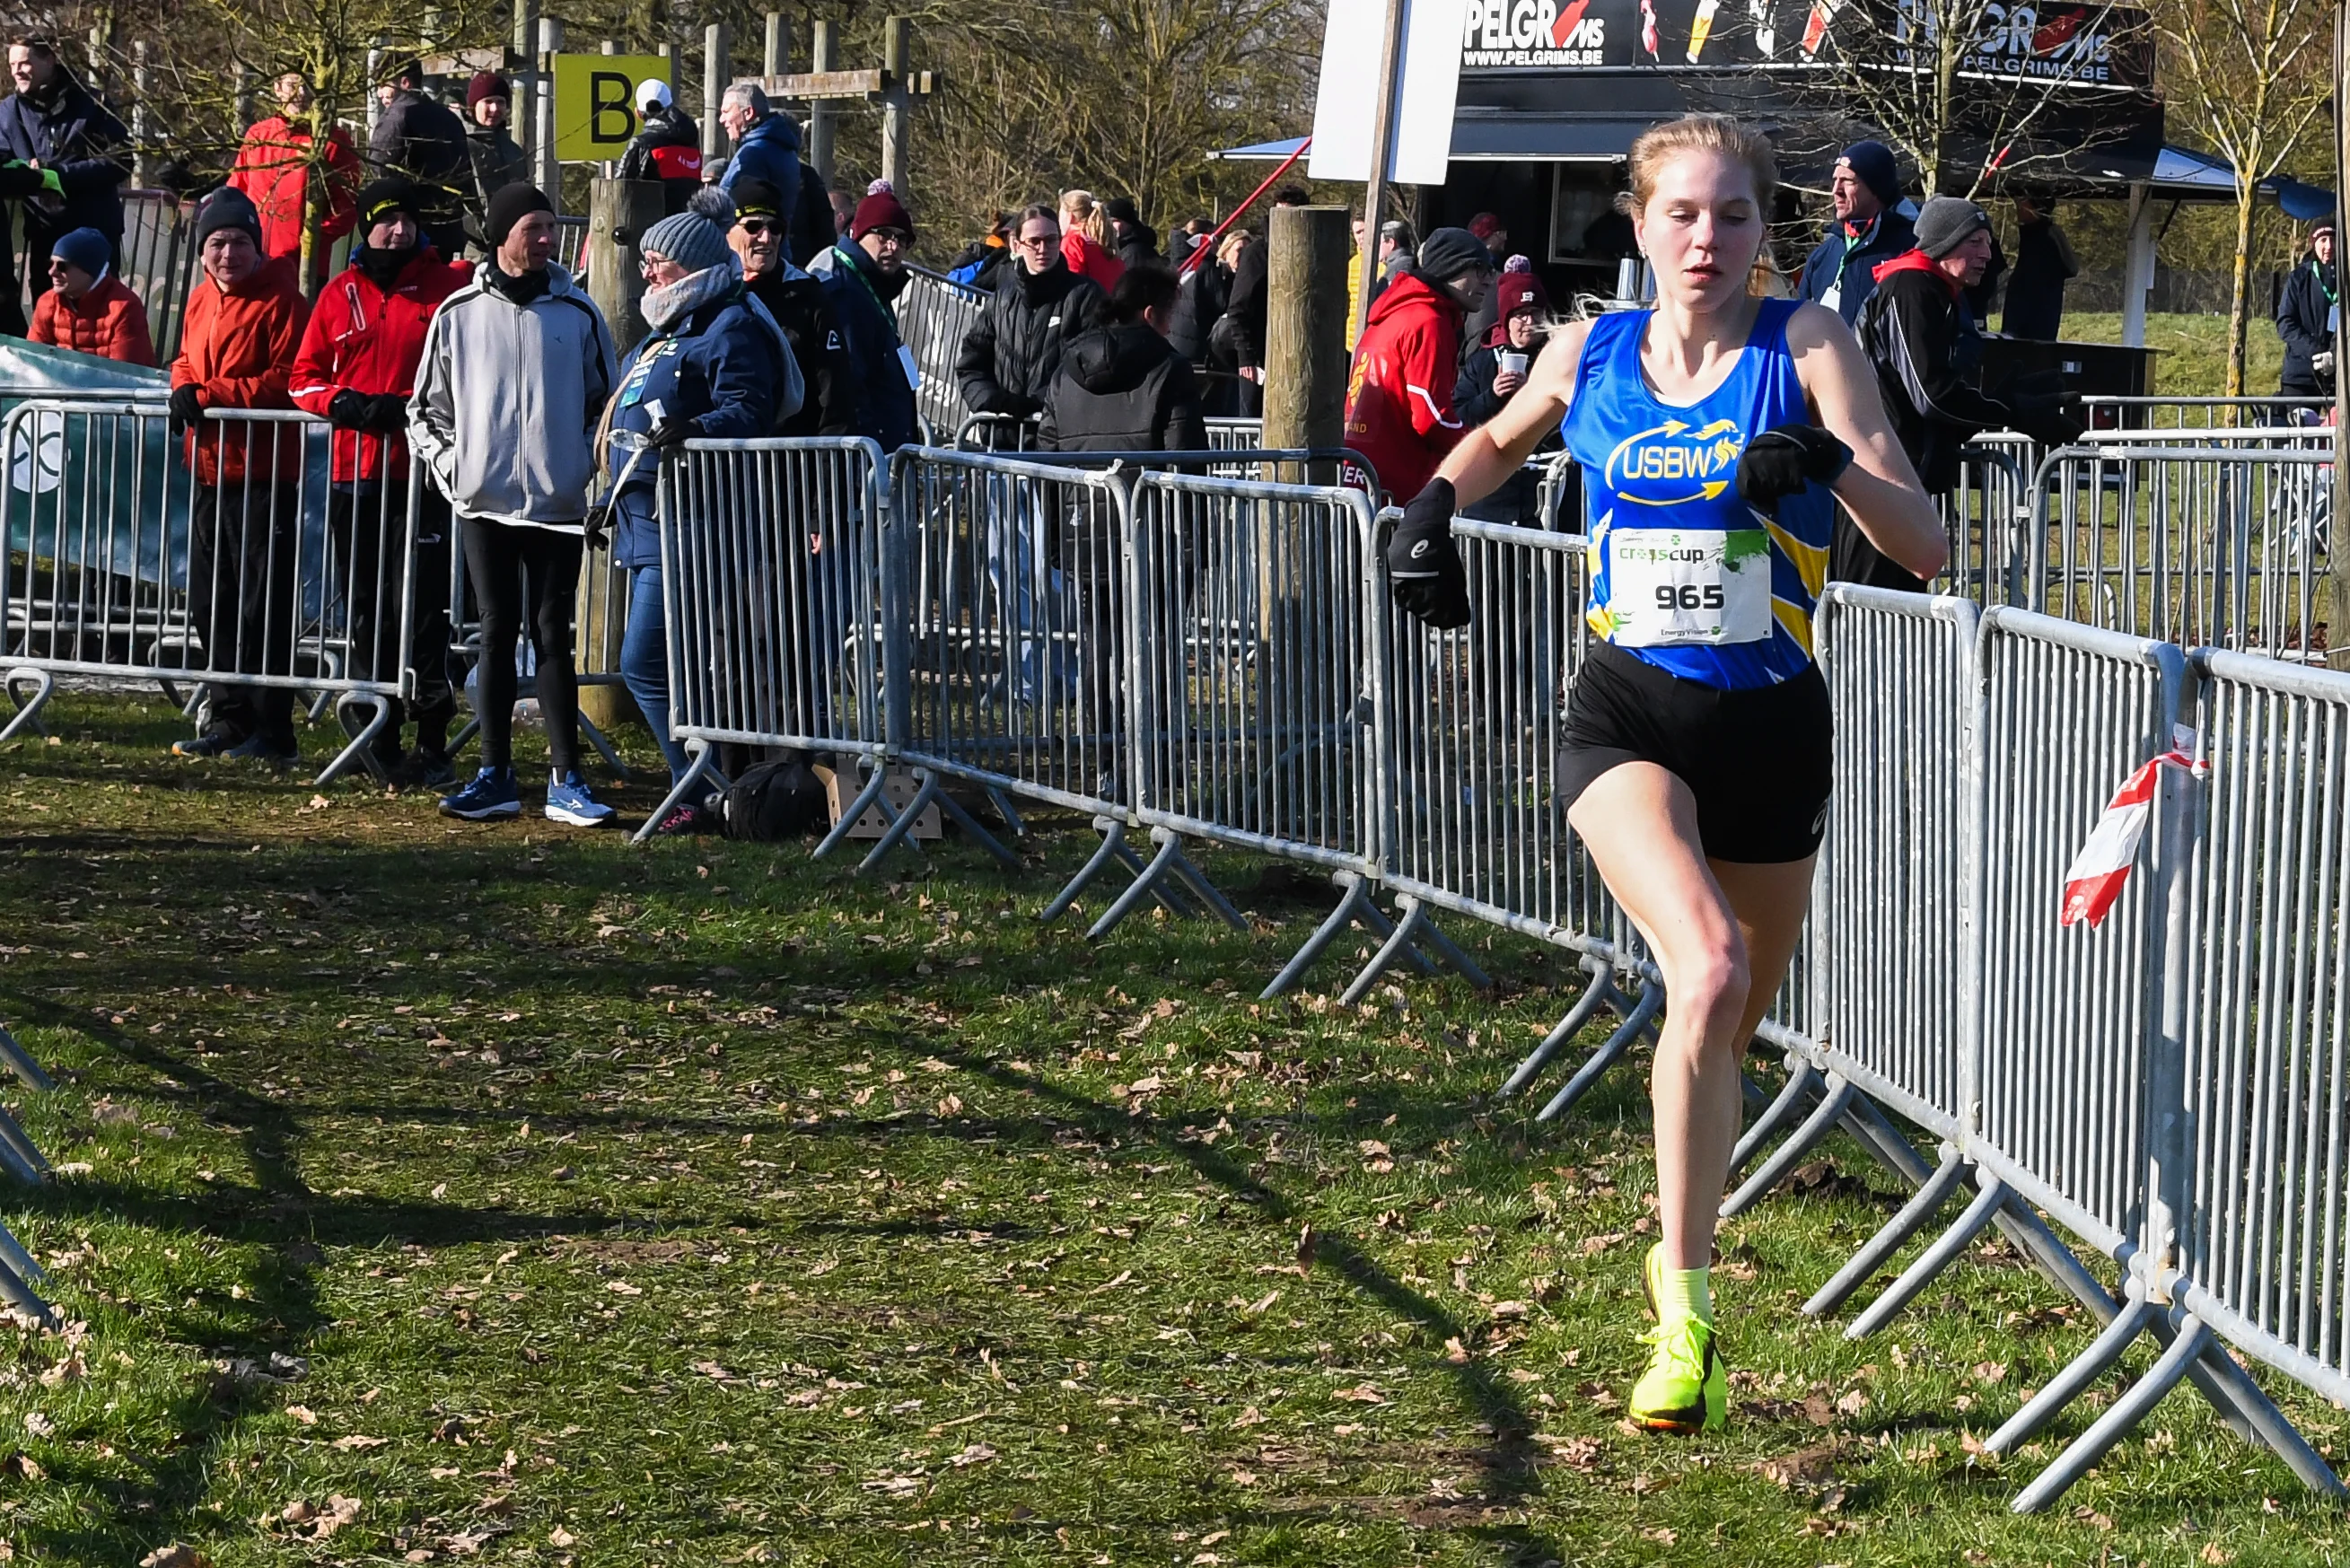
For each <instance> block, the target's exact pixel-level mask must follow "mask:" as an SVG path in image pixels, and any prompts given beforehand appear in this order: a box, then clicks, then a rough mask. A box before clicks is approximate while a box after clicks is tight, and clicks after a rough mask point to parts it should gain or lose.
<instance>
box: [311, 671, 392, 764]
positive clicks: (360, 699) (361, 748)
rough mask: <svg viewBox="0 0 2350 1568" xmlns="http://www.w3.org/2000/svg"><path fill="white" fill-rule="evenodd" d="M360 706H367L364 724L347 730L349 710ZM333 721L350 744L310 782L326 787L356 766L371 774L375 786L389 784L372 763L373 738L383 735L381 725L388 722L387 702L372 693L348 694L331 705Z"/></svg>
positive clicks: (389, 712)
mask: <svg viewBox="0 0 2350 1568" xmlns="http://www.w3.org/2000/svg"><path fill="white" fill-rule="evenodd" d="M362 704H365V705H367V706H368V709H369V711H368V717H367V722H366V723H364V724H362V725H360V726H359V728H358V729H357V730H354V729H352V728H351V710H352V709H354V708H357V707H359V706H361V705H362ZM335 717H336V718H337V719H338V720H339V721H340V722H341V723H342V726H343V733H344V734H346V735H348V736H349V737H350V740H349V742H348V743H347V744H346V745H345V746H344V747H343V749H342V750H341V751H340V752H338V753H336V754H335V758H334V760H333V761H332V762H330V763H328V764H327V765H326V767H325V768H323V769H322V770H320V772H319V774H318V776H317V778H315V779H313V780H311V781H310V782H311V783H312V784H319V785H325V784H332V783H334V782H335V781H336V780H337V779H338V778H340V777H342V776H343V774H346V773H348V771H349V770H350V767H351V765H352V764H353V763H358V764H359V766H361V767H363V768H365V769H366V770H367V771H368V772H369V774H373V775H374V776H375V779H376V781H377V782H378V783H380V784H388V783H390V779H389V778H388V777H387V776H386V775H385V774H384V771H383V764H382V763H379V762H378V761H377V760H376V755H375V751H374V747H375V738H376V737H377V736H378V735H380V734H382V733H383V731H384V726H385V725H387V724H389V723H390V722H391V703H390V700H389V699H387V698H384V697H381V696H379V695H377V694H376V693H374V692H372V691H353V692H349V693H348V694H346V695H345V696H344V698H343V700H342V701H339V702H338V703H336V704H335Z"/></svg>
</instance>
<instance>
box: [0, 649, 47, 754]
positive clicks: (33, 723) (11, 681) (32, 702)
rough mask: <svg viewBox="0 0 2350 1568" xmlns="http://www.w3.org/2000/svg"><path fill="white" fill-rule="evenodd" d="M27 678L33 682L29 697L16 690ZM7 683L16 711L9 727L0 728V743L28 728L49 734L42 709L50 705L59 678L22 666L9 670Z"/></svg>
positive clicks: (9, 698) (13, 737) (11, 739)
mask: <svg viewBox="0 0 2350 1568" xmlns="http://www.w3.org/2000/svg"><path fill="white" fill-rule="evenodd" d="M26 680H29V681H31V682H32V683H33V694H32V695H31V696H29V697H27V696H26V695H25V694H24V693H23V692H21V691H17V690H16V687H17V683H18V682H19V681H26ZM5 684H6V686H7V689H8V701H11V702H14V703H15V704H16V716H15V717H14V718H12V719H10V720H9V721H8V727H7V728H6V729H5V730H0V744H5V743H6V742H10V741H13V740H15V739H16V737H17V735H18V734H20V733H21V732H24V731H26V730H27V729H30V730H31V731H33V732H35V733H36V734H42V735H46V734H47V733H48V730H47V727H46V726H44V725H43V724H42V722H41V710H42V709H44V708H46V707H47V706H48V705H49V693H51V692H52V691H56V690H57V677H56V676H54V675H52V674H50V673H49V672H48V671H47V670H35V669H23V668H20V669H16V670H10V671H8V679H7V680H6V682H5Z"/></svg>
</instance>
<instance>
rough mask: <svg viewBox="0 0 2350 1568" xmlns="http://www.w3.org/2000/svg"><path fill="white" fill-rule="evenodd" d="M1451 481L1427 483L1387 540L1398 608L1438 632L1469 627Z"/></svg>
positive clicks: (1466, 579) (1390, 579)
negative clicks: (1454, 531) (1454, 530)
mask: <svg viewBox="0 0 2350 1568" xmlns="http://www.w3.org/2000/svg"><path fill="white" fill-rule="evenodd" d="M1454 500H1455V497H1454V494H1453V491H1452V482H1451V480H1449V479H1431V480H1430V481H1429V482H1428V488H1427V489H1425V490H1422V491H1421V492H1420V493H1419V494H1418V495H1415V496H1413V497H1412V498H1411V504H1409V505H1408V506H1406V507H1405V508H1404V509H1403V517H1402V519H1401V520H1400V521H1399V522H1398V523H1397V524H1396V525H1395V532H1394V533H1393V534H1391V535H1388V585H1389V591H1390V592H1391V593H1393V594H1394V595H1395V602H1396V605H1397V607H1399V608H1400V609H1402V610H1404V611H1405V612H1406V613H1408V614H1410V615H1415V616H1418V617H1419V618H1420V619H1422V620H1424V621H1426V622H1427V623H1428V624H1429V625H1430V626H1432V627H1435V628H1438V629H1439V630H1440V631H1451V630H1453V629H1455V628H1460V627H1464V626H1467V625H1468V624H1469V577H1468V574H1467V573H1465V572H1463V571H1462V570H1461V552H1460V551H1458V550H1456V549H1454V548H1453V547H1452V510H1453V504H1454Z"/></svg>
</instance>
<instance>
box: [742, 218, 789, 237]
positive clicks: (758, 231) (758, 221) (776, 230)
mask: <svg viewBox="0 0 2350 1568" xmlns="http://www.w3.org/2000/svg"><path fill="white" fill-rule="evenodd" d="M783 228H784V225H783V224H781V223H774V222H771V221H769V220H768V219H765V218H745V219H743V233H744V234H748V235H750V236H751V237H752V238H753V239H754V240H755V239H757V238H758V237H759V236H760V235H762V234H781V233H783Z"/></svg>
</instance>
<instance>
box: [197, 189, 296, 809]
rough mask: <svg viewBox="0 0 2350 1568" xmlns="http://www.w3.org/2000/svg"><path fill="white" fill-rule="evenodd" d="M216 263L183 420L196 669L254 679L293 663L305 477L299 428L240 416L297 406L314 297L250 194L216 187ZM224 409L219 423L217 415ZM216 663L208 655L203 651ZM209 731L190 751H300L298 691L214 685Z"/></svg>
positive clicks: (206, 219) (201, 301)
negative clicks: (266, 235) (266, 248)
mask: <svg viewBox="0 0 2350 1568" xmlns="http://www.w3.org/2000/svg"><path fill="white" fill-rule="evenodd" d="M196 255H197V259H198V263H199V265H201V267H202V268H203V272H202V275H200V276H199V277H198V278H197V279H196V284H195V286H194V287H193V288H192V289H190V290H189V291H188V304H187V316H186V318H185V321H184V324H183V325H182V329H181V335H180V357H179V358H177V359H175V360H173V361H172V423H173V424H174V425H177V426H179V427H181V428H182V429H183V430H184V431H186V441H187V445H186V449H185V450H186V454H187V462H188V466H189V467H190V468H191V469H192V471H193V472H194V476H195V483H194V484H193V485H192V487H191V488H192V494H191V496H190V499H189V503H188V535H189V536H188V624H189V628H190V632H191V634H192V643H194V644H200V645H201V651H199V649H198V647H196V646H190V647H188V649H187V652H188V654H189V656H190V659H191V666H192V668H197V669H203V670H214V671H227V672H230V673H233V674H240V675H274V676H286V675H288V674H290V673H291V672H292V670H293V656H294V639H295V618H294V610H295V594H294V590H295V585H296V581H297V580H298V579H297V576H296V566H297V562H296V551H297V549H298V548H299V539H300V530H299V526H298V521H299V520H298V517H297V503H298V501H299V499H300V493H301V481H302V431H301V428H300V426H298V425H295V424H286V423H277V422H274V421H254V420H240V419H237V418H236V417H235V413H236V410H241V409H289V408H291V407H293V400H292V398H291V397H289V396H288V395H287V384H288V382H289V380H290V379H291V377H292V373H293V369H294V350H295V348H296V345H297V344H298V343H300V341H301V338H302V321H303V317H305V316H306V315H307V313H308V310H309V305H308V302H307V301H306V300H305V299H303V297H302V291H301V289H299V288H298V287H296V286H295V282H294V268H293V266H292V265H291V264H289V263H286V262H283V261H270V260H268V259H267V258H266V257H265V256H263V254H261V217H260V214H259V213H255V211H254V208H253V202H251V201H249V200H248V199H247V198H246V197H245V195H244V192H242V191H233V190H223V191H219V192H215V193H214V194H213V197H212V199H211V200H209V201H207V202H205V203H204V204H203V208H202V209H201V210H200V211H199V212H198V213H197V214H196ZM215 412H217V413H219V414H222V415H224V417H223V418H219V419H214V418H213V417H211V416H212V415H213V413H215ZM197 659H201V660H202V662H201V663H200V664H199V663H196V662H195V661H196V660H197ZM209 684H210V688H211V703H210V717H209V718H208V719H207V721H206V722H205V725H204V732H203V734H201V735H199V736H197V737H196V738H195V739H193V740H192V741H179V742H174V743H173V744H172V751H173V752H175V753H178V754H179V755H181V756H183V757H214V756H224V755H226V756H236V757H250V758H255V759H258V760H260V761H263V762H267V763H273V764H289V763H293V762H294V761H295V760H296V753H295V749H294V691H293V688H292V687H291V686H290V685H278V686H268V687H264V688H261V689H260V690H258V691H256V690H255V688H253V687H251V686H248V685H245V684H244V683H242V682H238V681H232V680H219V679H217V678H215V679H213V680H211V681H210V683H209Z"/></svg>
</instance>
